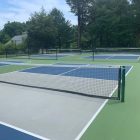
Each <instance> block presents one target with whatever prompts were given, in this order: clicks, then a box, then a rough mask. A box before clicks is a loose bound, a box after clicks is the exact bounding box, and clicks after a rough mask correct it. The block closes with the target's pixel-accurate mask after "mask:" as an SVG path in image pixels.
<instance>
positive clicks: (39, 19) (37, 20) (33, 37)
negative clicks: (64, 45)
mask: <svg viewBox="0 0 140 140" xmlns="http://www.w3.org/2000/svg"><path fill="white" fill-rule="evenodd" d="M27 25H28V45H29V46H30V47H31V48H32V51H38V50H40V49H42V52H43V49H50V48H54V46H55V45H56V35H57V29H56V28H55V26H54V22H53V19H52V18H51V17H50V16H48V15H47V13H46V11H45V10H44V9H42V10H41V12H38V13H37V12H35V13H34V14H33V15H32V16H31V18H30V20H29V21H28V22H27Z"/></svg>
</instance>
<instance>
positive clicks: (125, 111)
mask: <svg viewBox="0 0 140 140" xmlns="http://www.w3.org/2000/svg"><path fill="white" fill-rule="evenodd" d="M58 62H59V63H88V64H109V65H112V64H116V65H133V66H134V67H133V69H132V71H131V72H130V74H129V75H128V76H127V78H126V99H125V103H115V102H112V101H109V102H108V103H107V105H106V106H105V107H104V109H103V110H102V111H101V112H100V113H99V115H98V116H97V118H96V119H95V121H94V122H93V123H92V124H91V125H90V127H89V128H88V129H87V131H86V132H85V134H84V135H83V136H82V138H81V140H140V132H139V131H140V109H139V106H140V62H136V61H128V60H125V61H121V60H113V61H112V60H98V61H92V60H89V59H85V58H83V57H79V55H76V56H74V57H64V58H61V59H59V60H26V63H27V64H35V63H39V64H54V63H58ZM30 67H32V66H30V65H27V66H16V65H8V66H4V67H0V73H5V72H11V71H16V70H22V69H26V68H30Z"/></svg>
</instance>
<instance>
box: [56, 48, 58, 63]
mask: <svg viewBox="0 0 140 140" xmlns="http://www.w3.org/2000/svg"><path fill="white" fill-rule="evenodd" d="M56 60H58V48H57V47H56Z"/></svg>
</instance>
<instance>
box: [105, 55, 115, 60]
mask: <svg viewBox="0 0 140 140" xmlns="http://www.w3.org/2000/svg"><path fill="white" fill-rule="evenodd" d="M114 56H116V55H112V56H109V57H107V58H105V59H106V60H108V59H110V58H113V57H114Z"/></svg>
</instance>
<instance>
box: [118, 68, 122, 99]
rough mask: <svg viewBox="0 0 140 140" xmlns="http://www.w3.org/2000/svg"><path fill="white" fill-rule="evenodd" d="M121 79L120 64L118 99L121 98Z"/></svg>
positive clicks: (120, 70) (120, 69)
mask: <svg viewBox="0 0 140 140" xmlns="http://www.w3.org/2000/svg"><path fill="white" fill-rule="evenodd" d="M121 81H122V67H121V66H120V68H119V73H118V100H120V99H121Z"/></svg>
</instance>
